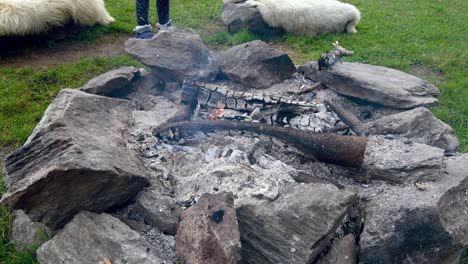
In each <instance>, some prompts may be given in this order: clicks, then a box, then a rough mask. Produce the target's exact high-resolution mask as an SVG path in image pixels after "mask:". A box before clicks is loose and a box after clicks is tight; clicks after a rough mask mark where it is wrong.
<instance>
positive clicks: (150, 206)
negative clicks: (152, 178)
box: [134, 187, 183, 235]
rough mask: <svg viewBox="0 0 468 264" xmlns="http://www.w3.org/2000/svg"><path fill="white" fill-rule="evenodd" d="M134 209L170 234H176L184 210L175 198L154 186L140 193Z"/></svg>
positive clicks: (146, 219)
mask: <svg viewBox="0 0 468 264" xmlns="http://www.w3.org/2000/svg"><path fill="white" fill-rule="evenodd" d="M134 210H136V211H137V212H139V213H140V214H141V215H142V216H143V218H144V219H145V222H147V223H149V224H151V225H152V226H154V227H156V228H157V229H159V230H161V231H162V232H164V233H165V234H169V235H175V234H176V232H177V224H178V223H179V218H180V215H181V214H182V211H183V210H182V208H180V207H179V206H178V205H177V204H176V201H175V200H174V198H172V197H170V196H168V195H164V194H163V193H162V192H161V190H159V189H157V188H153V187H150V188H149V189H147V190H145V191H142V192H141V193H140V194H138V197H137V199H136V202H135V206H134Z"/></svg>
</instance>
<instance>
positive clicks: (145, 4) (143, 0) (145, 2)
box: [136, 0, 149, 26]
mask: <svg viewBox="0 0 468 264" xmlns="http://www.w3.org/2000/svg"><path fill="white" fill-rule="evenodd" d="M148 10H149V0H136V14H137V24H138V26H144V25H148V24H149V23H148Z"/></svg>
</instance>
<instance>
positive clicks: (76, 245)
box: [37, 211, 174, 264]
mask: <svg viewBox="0 0 468 264" xmlns="http://www.w3.org/2000/svg"><path fill="white" fill-rule="evenodd" d="M37 260H38V261H39V263H40V264H49V263H50V264H56V263H69V264H75V263H76V264H81V263H112V264H125V263H141V264H159V263H165V261H168V262H167V263H172V262H173V261H174V259H165V257H164V255H163V254H161V252H157V251H156V250H155V249H154V247H153V246H152V245H151V244H149V243H148V242H147V241H146V240H145V239H143V237H142V236H140V235H139V234H138V233H137V232H136V231H133V230H132V229H130V228H129V227H128V226H126V225H125V224H124V223H122V222H121V221H119V220H118V219H117V218H115V217H113V216H110V215H108V214H95V213H90V212H86V211H83V212H81V213H79V214H77V215H76V216H75V217H74V218H73V220H72V221H70V222H69V223H68V224H67V225H66V226H65V227H64V228H63V230H61V231H60V232H59V233H58V234H57V235H56V236H55V237H54V238H53V239H52V240H50V241H48V242H46V243H45V244H44V245H42V246H41V247H40V248H39V249H38V251H37ZM106 261H107V262H106Z"/></svg>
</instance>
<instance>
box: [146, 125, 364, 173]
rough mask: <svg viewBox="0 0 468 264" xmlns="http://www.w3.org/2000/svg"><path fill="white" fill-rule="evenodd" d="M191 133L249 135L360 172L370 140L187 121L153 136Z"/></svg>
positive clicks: (161, 128) (264, 126)
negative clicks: (243, 133) (271, 140)
mask: <svg viewBox="0 0 468 264" xmlns="http://www.w3.org/2000/svg"><path fill="white" fill-rule="evenodd" d="M169 130H170V131H171V132H173V133H174V134H179V133H175V132H180V133H182V134H184V133H190V132H198V131H202V132H215V131H216V130H237V131H248V132H254V133H257V134H262V135H267V136H271V137H275V138H278V139H281V140H283V141H285V142H287V143H288V144H290V145H291V146H294V147H296V148H297V149H299V150H301V151H302V152H304V154H306V155H309V156H312V157H313V158H315V159H317V160H319V161H323V162H328V163H333V164H337V165H342V166H347V167H354V168H360V167H361V165H362V163H363V160H364V152H365V150H366V145H367V139H366V138H363V137H356V136H340V135H337V134H329V133H313V132H305V131H301V130H296V129H292V128H285V127H277V126H271V125H267V124H263V123H251V122H235V121H223V120H220V121H185V122H179V123H173V124H167V123H166V124H163V125H161V126H159V127H157V128H155V129H154V130H153V135H155V136H161V134H163V133H164V132H167V131H169Z"/></svg>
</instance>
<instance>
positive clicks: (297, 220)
mask: <svg viewBox="0 0 468 264" xmlns="http://www.w3.org/2000/svg"><path fill="white" fill-rule="evenodd" d="M355 198H356V195H355V193H354V192H352V191H350V190H348V189H343V190H339V189H338V188H337V187H335V186H334V185H331V184H321V183H313V184H290V185H287V186H285V187H284V188H283V189H282V191H281V196H280V197H279V198H278V199H277V200H276V201H274V202H265V203H263V204H257V205H254V204H247V205H241V206H240V207H239V208H238V209H237V217H238V220H239V229H240V233H241V242H242V249H241V251H242V262H243V263H291V264H294V263H301V264H303V263H312V262H313V261H315V260H316V258H317V257H318V256H319V254H320V253H321V252H322V250H324V249H325V248H326V247H327V246H328V244H329V243H330V240H331V237H332V235H333V234H334V232H335V230H336V229H337V228H338V227H339V226H340V224H341V222H342V220H343V218H344V217H345V215H346V214H347V212H348V209H349V208H350V207H351V206H352V204H353V202H354V201H355Z"/></svg>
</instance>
